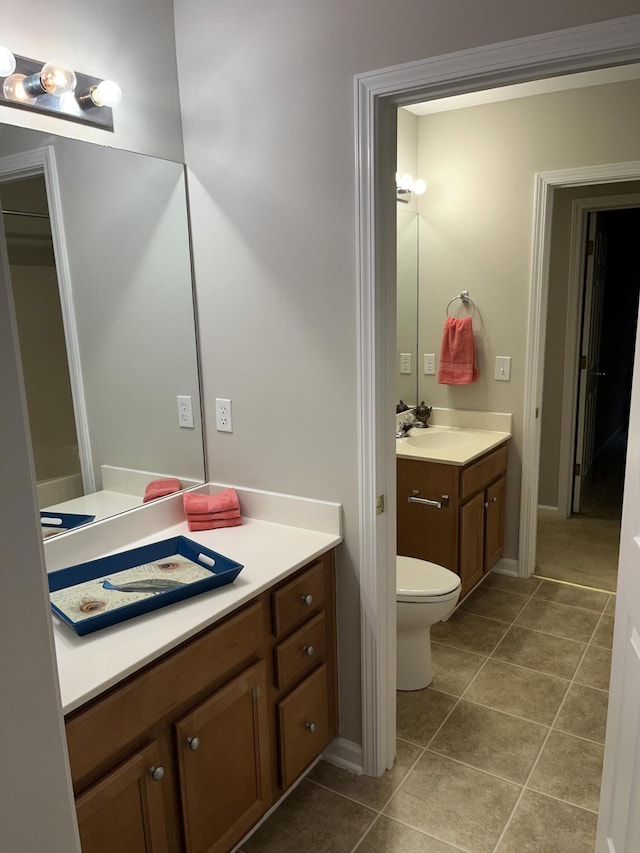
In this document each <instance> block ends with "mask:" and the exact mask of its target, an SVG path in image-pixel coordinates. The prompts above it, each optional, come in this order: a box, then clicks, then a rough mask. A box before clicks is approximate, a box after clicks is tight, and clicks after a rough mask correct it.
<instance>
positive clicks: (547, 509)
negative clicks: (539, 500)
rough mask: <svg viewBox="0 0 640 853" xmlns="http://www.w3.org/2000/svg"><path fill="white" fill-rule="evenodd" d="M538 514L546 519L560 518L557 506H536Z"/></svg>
mask: <svg viewBox="0 0 640 853" xmlns="http://www.w3.org/2000/svg"><path fill="white" fill-rule="evenodd" d="M538 512H539V513H540V515H544V516H545V517H547V518H555V517H556V516H557V517H560V510H559V509H558V507H557V506H545V504H538Z"/></svg>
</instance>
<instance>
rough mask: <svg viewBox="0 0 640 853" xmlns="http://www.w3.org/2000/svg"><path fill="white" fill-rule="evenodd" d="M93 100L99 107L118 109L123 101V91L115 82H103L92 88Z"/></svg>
mask: <svg viewBox="0 0 640 853" xmlns="http://www.w3.org/2000/svg"><path fill="white" fill-rule="evenodd" d="M91 100H92V101H93V103H94V104H95V105H96V106H97V107H116V106H117V105H118V104H119V103H120V101H121V100H122V89H121V88H120V86H118V84H117V83H116V82H115V80H103V81H102V83H98V85H97V86H92V87H91Z"/></svg>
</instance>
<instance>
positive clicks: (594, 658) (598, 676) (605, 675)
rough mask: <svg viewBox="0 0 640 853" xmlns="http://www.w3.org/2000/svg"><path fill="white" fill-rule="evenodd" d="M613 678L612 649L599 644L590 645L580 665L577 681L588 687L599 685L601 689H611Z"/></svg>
mask: <svg viewBox="0 0 640 853" xmlns="http://www.w3.org/2000/svg"><path fill="white" fill-rule="evenodd" d="M610 678H611V650H610V649H601V648H599V647H598V646H593V645H592V646H589V647H588V648H587V651H586V653H585V656H584V659H583V661H582V663H581V664H580V666H579V667H578V672H577V673H576V681H577V682H579V683H580V684H586V685H587V687H597V688H598V689H599V690H608V689H609V680H610Z"/></svg>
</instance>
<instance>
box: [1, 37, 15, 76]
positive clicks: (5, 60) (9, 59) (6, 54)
mask: <svg viewBox="0 0 640 853" xmlns="http://www.w3.org/2000/svg"><path fill="white" fill-rule="evenodd" d="M15 70H16V58H15V56H14V55H13V54H12V53H11V51H10V50H9V48H7V47H2V45H0V77H8V76H9V75H10V74H13V72H14V71H15Z"/></svg>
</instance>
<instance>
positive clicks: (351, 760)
mask: <svg viewBox="0 0 640 853" xmlns="http://www.w3.org/2000/svg"><path fill="white" fill-rule="evenodd" d="M322 758H324V760H325V761H328V762H329V764H334V765H335V766H336V767H342V769H343V770H348V771H349V773H356V774H361V773H362V747H361V746H360V744H359V743H354V742H353V741H351V740H346V739H345V738H343V737H337V738H335V740H333V741H332V742H331V743H330V744H329V746H328V747H327V748H326V749H325V751H324V752H323V753H322Z"/></svg>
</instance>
